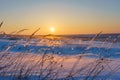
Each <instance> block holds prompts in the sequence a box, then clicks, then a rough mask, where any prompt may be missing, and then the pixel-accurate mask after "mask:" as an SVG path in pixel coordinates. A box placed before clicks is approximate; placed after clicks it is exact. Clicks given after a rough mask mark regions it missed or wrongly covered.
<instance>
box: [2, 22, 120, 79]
mask: <svg viewBox="0 0 120 80" xmlns="http://www.w3.org/2000/svg"><path fill="white" fill-rule="evenodd" d="M2 24H3V22H2V23H1V24H0V27H1V26H2ZM25 30H27V29H23V30H20V31H17V32H14V33H12V35H13V34H19V33H21V32H23V31H25ZM39 30H40V28H38V29H37V30H36V31H34V32H33V34H31V35H30V37H29V38H26V39H27V40H26V42H25V43H24V47H25V48H26V47H27V46H28V45H30V42H31V40H32V39H33V36H34V35H35V33H36V32H38V31H39ZM8 35H9V36H11V34H6V35H3V37H6V36H8ZM100 35H101V32H100V33H98V34H96V35H95V37H93V38H92V39H91V40H90V41H89V42H88V45H87V46H86V48H85V49H84V50H83V51H82V53H81V54H79V55H73V56H63V55H62V56H60V55H57V54H55V51H54V50H53V51H52V53H50V54H48V53H47V49H46V51H45V52H44V53H42V54H41V53H37V54H33V53H29V52H30V51H29V50H28V52H26V53H12V52H10V49H11V48H12V47H14V46H16V45H17V44H21V40H16V41H15V42H11V45H9V46H7V48H6V50H4V51H2V52H0V79H3V80H107V79H119V77H116V74H119V73H120V70H119V69H120V60H119V59H111V58H109V57H107V58H106V57H103V56H101V54H102V52H99V54H98V56H99V57H97V58H90V57H85V55H86V51H87V50H88V49H90V48H91V45H92V44H93V42H94V40H95V39H96V38H97V37H99V36H100ZM9 36H8V37H9ZM116 40H117V39H114V40H113V43H114V42H115V41H116ZM106 41H107V40H105V41H103V43H102V44H101V46H104V45H105V43H106ZM37 43H38V42H36V44H37ZM48 43H49V45H48V46H50V47H49V48H48V49H51V48H54V47H55V46H58V45H60V44H57V45H56V40H54V38H50V39H49V40H48ZM3 47H6V46H3ZM111 47H112V44H111V45H110V46H108V49H109V48H111ZM51 50H52V49H51Z"/></svg>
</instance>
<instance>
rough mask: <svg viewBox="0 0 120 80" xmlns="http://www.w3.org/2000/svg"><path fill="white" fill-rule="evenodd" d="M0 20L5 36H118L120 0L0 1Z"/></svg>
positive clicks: (119, 28) (1, 29)
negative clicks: (34, 33)
mask: <svg viewBox="0 0 120 80" xmlns="http://www.w3.org/2000/svg"><path fill="white" fill-rule="evenodd" d="M2 21H4V24H3V26H2V27H1V28H0V31H5V32H6V33H11V32H14V31H19V30H21V29H29V30H27V31H24V32H23V33H21V34H32V33H33V32H34V31H35V30H36V29H38V28H40V31H39V32H38V33H37V34H93V33H99V32H100V31H103V33H119V32H120V0H0V22H2ZM51 28H54V32H53V31H51Z"/></svg>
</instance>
